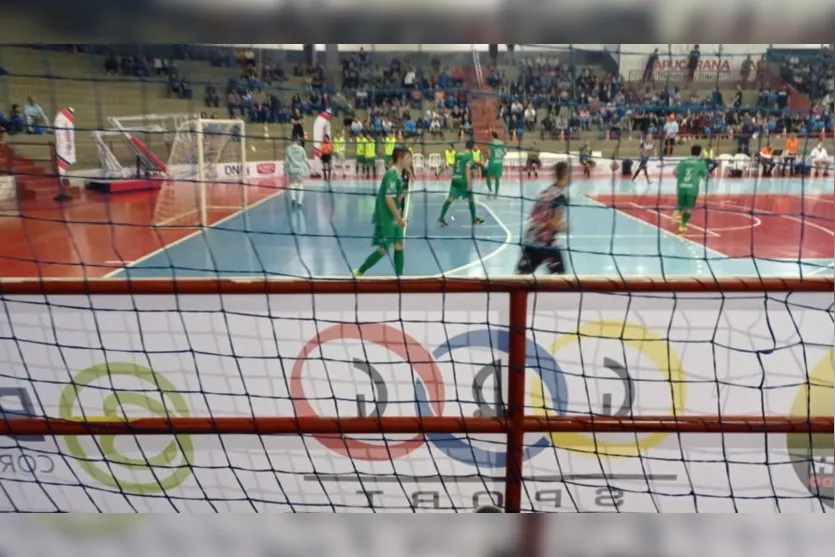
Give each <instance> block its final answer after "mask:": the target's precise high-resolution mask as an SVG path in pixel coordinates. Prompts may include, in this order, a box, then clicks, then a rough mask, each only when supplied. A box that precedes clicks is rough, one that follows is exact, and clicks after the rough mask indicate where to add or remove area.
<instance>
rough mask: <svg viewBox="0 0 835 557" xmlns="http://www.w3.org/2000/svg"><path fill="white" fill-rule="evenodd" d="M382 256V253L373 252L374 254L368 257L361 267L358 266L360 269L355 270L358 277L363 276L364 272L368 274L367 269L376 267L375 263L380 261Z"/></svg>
mask: <svg viewBox="0 0 835 557" xmlns="http://www.w3.org/2000/svg"><path fill="white" fill-rule="evenodd" d="M384 255H385V254H384V253H380V252H379V251H377V250H374V253H372V254H371V255H369V256H368V258H367V259H366V260H365V263H363V264H362V266H360V268H359V269H357V274H358V275H360V276H362V275H364V274H365V273H366V272H368V269H370V268H371V267H373V266H374V265H376V264H377V262H378V261H380V260H381V259H382V258H383V256H384Z"/></svg>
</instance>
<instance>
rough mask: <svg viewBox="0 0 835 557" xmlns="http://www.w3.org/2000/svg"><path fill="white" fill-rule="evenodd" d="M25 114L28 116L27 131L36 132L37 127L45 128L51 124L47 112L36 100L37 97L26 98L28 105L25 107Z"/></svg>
mask: <svg viewBox="0 0 835 557" xmlns="http://www.w3.org/2000/svg"><path fill="white" fill-rule="evenodd" d="M23 114H24V116H25V117H26V132H27V133H34V132H35V128H44V127H47V126H48V125H49V123H48V122H49V121H48V120H47V118H46V112H44V111H43V108H41V105H39V104H38V103H36V102H35V97H29V98H28V99H26V106H24V107H23Z"/></svg>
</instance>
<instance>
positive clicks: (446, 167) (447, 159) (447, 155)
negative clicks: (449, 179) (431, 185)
mask: <svg viewBox="0 0 835 557" xmlns="http://www.w3.org/2000/svg"><path fill="white" fill-rule="evenodd" d="M454 167H455V144H454V143H450V144H449V147H448V148H447V149H446V150H445V151H444V162H443V164H442V165H441V168H439V169H438V170H437V172H435V177H436V178H440V177H441V176H443V175H444V174H446V173H447V171H452V169H453V168H454Z"/></svg>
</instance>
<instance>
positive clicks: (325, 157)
mask: <svg viewBox="0 0 835 557" xmlns="http://www.w3.org/2000/svg"><path fill="white" fill-rule="evenodd" d="M332 156H333V155H331V154H330V153H328V154H327V155H322V164H330V163H331V158H332Z"/></svg>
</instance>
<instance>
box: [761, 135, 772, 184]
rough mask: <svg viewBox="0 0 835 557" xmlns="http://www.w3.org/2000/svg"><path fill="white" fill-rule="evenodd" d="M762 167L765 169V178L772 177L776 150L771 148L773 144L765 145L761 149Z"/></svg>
mask: <svg viewBox="0 0 835 557" xmlns="http://www.w3.org/2000/svg"><path fill="white" fill-rule="evenodd" d="M760 165H761V166H762V167H763V176H771V172H772V171H773V170H774V165H775V162H774V148H773V147H772V146H771V142H770V141H769V142H768V143H766V144H765V146H764V147H763V148H762V149H760Z"/></svg>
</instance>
